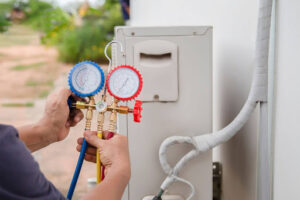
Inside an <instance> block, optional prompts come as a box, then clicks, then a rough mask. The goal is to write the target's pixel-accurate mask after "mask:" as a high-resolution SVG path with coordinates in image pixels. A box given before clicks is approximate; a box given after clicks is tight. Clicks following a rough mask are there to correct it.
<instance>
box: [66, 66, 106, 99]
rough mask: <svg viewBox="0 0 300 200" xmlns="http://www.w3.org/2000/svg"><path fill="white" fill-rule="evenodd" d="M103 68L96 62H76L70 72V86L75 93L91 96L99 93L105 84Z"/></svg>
mask: <svg viewBox="0 0 300 200" xmlns="http://www.w3.org/2000/svg"><path fill="white" fill-rule="evenodd" d="M104 79H105V78H104V73H103V70H102V69H101V68H100V67H99V65H97V64H96V63H94V62H91V61H83V62H80V63H78V64H76V65H75V66H74V67H73V68H72V69H71V71H70V74H69V86H70V89H71V90H72V92H73V93H74V94H76V95H77V96H80V97H89V96H93V95H95V94H97V93H98V92H100V90H101V89H102V88H103V85H104V82H105V80H104Z"/></svg>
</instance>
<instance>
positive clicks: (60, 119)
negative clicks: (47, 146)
mask: <svg viewBox="0 0 300 200" xmlns="http://www.w3.org/2000/svg"><path fill="white" fill-rule="evenodd" d="M71 94H72V92H71V90H69V89H67V88H60V89H58V90H56V91H55V92H53V93H52V94H50V95H49V96H48V98H47V101H46V107H45V113H44V116H43V117H42V119H41V120H40V121H39V122H38V124H39V126H40V127H42V128H43V131H41V134H43V136H44V137H47V139H48V140H49V141H50V143H53V142H57V141H61V140H63V139H65V138H66V137H67V136H68V134H69V131H70V127H72V126H75V125H76V124H77V123H78V122H80V121H81V119H82V118H83V113H82V112H81V111H80V110H74V111H72V113H71V115H70V111H69V107H68V103H67V100H68V98H69V96H70V95H71Z"/></svg>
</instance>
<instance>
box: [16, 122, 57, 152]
mask: <svg viewBox="0 0 300 200" xmlns="http://www.w3.org/2000/svg"><path fill="white" fill-rule="evenodd" d="M17 130H18V132H19V137H20V139H21V140H22V141H23V142H24V143H25V145H26V146H27V148H28V149H30V151H31V152H34V151H37V150H39V149H41V148H43V147H45V146H48V145H49V144H51V143H52V142H53V141H52V139H51V138H50V137H49V136H48V135H47V134H43V132H44V127H42V125H41V124H40V123H36V124H31V125H26V126H21V127H17Z"/></svg>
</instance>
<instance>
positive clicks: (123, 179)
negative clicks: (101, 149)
mask: <svg viewBox="0 0 300 200" xmlns="http://www.w3.org/2000/svg"><path fill="white" fill-rule="evenodd" d="M128 168H130V166H128ZM124 171H125V170H123V171H121V170H119V171H118V170H111V171H110V172H109V174H110V175H111V176H109V175H108V176H106V177H105V179H104V180H103V181H102V182H101V183H100V184H98V185H97V186H96V187H95V188H94V189H93V190H91V191H90V192H89V193H88V194H87V195H86V196H85V198H84V200H107V199H109V200H121V198H122V195H123V193H124V190H125V188H126V186H127V184H128V181H129V178H130V173H129V174H128V173H126V172H124ZM126 171H128V170H126Z"/></svg>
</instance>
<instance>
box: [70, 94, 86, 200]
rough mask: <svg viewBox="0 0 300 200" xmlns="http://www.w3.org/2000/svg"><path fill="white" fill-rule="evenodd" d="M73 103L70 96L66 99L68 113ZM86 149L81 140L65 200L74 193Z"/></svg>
mask: <svg viewBox="0 0 300 200" xmlns="http://www.w3.org/2000/svg"><path fill="white" fill-rule="evenodd" d="M74 102H75V99H74V98H73V97H72V96H70V97H69V98H68V106H69V109H70V112H72V111H73V108H72V103H74ZM86 147H87V142H86V141H85V139H84V138H83V142H82V147H81V150H80V154H79V158H78V161H77V165H76V169H75V172H74V175H73V179H72V182H71V185H70V188H69V191H68V195H67V200H71V199H72V196H73V193H74V190H75V187H76V183H77V180H78V177H79V174H80V170H81V167H82V164H83V160H84V155H85V152H86Z"/></svg>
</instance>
